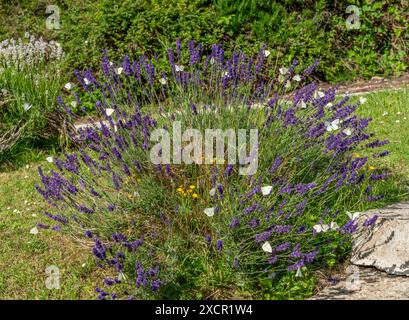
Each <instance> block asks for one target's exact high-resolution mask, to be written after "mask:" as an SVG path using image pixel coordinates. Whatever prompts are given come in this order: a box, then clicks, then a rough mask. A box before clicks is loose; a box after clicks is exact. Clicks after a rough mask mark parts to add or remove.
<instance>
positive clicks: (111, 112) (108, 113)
mask: <svg viewBox="0 0 409 320" xmlns="http://www.w3.org/2000/svg"><path fill="white" fill-rule="evenodd" d="M114 111H115V110H114V109H111V108H108V109H105V113H106V115H107V116H108V117H110V116H111V115H112V114H113V113H114Z"/></svg>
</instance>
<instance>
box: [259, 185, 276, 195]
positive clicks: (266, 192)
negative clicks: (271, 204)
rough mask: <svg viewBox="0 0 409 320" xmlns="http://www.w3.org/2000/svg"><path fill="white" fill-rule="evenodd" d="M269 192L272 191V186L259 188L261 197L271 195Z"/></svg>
mask: <svg viewBox="0 0 409 320" xmlns="http://www.w3.org/2000/svg"><path fill="white" fill-rule="evenodd" d="M271 190H273V187H272V186H264V187H261V193H262V194H263V196H268V195H269V194H270V193H271Z"/></svg>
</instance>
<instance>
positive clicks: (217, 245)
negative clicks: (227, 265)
mask: <svg viewBox="0 0 409 320" xmlns="http://www.w3.org/2000/svg"><path fill="white" fill-rule="evenodd" d="M216 249H217V250H219V251H222V250H223V241H222V240H217V241H216Z"/></svg>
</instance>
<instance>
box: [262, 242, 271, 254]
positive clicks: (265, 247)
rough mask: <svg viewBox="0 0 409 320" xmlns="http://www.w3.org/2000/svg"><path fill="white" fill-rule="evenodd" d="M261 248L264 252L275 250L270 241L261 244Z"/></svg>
mask: <svg viewBox="0 0 409 320" xmlns="http://www.w3.org/2000/svg"><path fill="white" fill-rule="evenodd" d="M261 249H263V251H264V252H268V253H272V252H273V248H272V247H271V244H270V242H268V241H266V242H264V243H263V245H262V246H261Z"/></svg>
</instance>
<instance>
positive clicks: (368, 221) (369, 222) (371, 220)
mask: <svg viewBox="0 0 409 320" xmlns="http://www.w3.org/2000/svg"><path fill="white" fill-rule="evenodd" d="M378 218H379V216H378V215H377V214H374V215H373V216H372V217H370V218H368V219H366V220H365V222H364V223H363V226H364V227H370V226H372V225H373V224H374V223H375V222H376V220H377V219H378Z"/></svg>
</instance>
